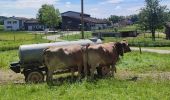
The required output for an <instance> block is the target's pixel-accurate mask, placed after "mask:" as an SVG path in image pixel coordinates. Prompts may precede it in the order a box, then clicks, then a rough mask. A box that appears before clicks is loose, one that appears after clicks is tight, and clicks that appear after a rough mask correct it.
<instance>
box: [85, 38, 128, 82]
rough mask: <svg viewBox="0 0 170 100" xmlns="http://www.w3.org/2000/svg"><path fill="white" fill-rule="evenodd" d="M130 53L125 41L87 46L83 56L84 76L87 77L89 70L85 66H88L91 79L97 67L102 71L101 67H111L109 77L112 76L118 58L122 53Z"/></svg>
mask: <svg viewBox="0 0 170 100" xmlns="http://www.w3.org/2000/svg"><path fill="white" fill-rule="evenodd" d="M130 51H131V50H130V48H129V46H128V43H127V42H126V41H122V42H110V43H104V44H98V45H89V46H88V47H87V49H86V52H85V53H84V56H83V57H84V73H85V75H86V76H87V73H88V70H89V69H88V68H87V66H90V74H91V79H93V78H94V71H95V70H96V68H97V67H99V69H102V66H110V65H111V66H112V67H111V75H113V76H114V72H116V67H115V65H116V62H117V61H118V60H119V56H123V54H124V53H126V52H130ZM97 69H98V68H97Z"/></svg>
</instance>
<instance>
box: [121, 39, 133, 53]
mask: <svg viewBox="0 0 170 100" xmlns="http://www.w3.org/2000/svg"><path fill="white" fill-rule="evenodd" d="M121 44H122V47H123V52H124V53H126V52H131V49H130V47H129V45H128V42H127V41H126V40H123V41H121Z"/></svg>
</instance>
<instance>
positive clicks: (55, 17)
mask: <svg viewBox="0 0 170 100" xmlns="http://www.w3.org/2000/svg"><path fill="white" fill-rule="evenodd" d="M37 18H38V20H39V21H40V22H41V23H42V24H45V25H46V26H48V27H49V28H53V29H54V28H55V27H58V25H59V23H60V22H61V17H60V12H59V10H58V9H55V8H54V6H53V5H47V4H44V5H42V7H41V8H40V9H39V11H38V14H37Z"/></svg>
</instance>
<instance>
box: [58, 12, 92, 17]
mask: <svg viewBox="0 0 170 100" xmlns="http://www.w3.org/2000/svg"><path fill="white" fill-rule="evenodd" d="M69 12H71V13H77V14H81V13H80V12H75V11H67V12H64V13H61V15H63V14H66V13H69ZM84 15H86V16H90V15H89V14H85V13H84Z"/></svg>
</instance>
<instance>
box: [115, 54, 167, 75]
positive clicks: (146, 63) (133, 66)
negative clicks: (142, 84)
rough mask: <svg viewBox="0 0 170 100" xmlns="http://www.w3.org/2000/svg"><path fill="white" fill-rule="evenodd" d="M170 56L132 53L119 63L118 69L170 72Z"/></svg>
mask: <svg viewBox="0 0 170 100" xmlns="http://www.w3.org/2000/svg"><path fill="white" fill-rule="evenodd" d="M169 58H170V54H157V53H147V52H143V53H142V54H140V53H139V52H134V51H133V52H130V53H127V54H125V56H124V57H123V58H122V59H121V60H120V62H118V65H117V68H120V69H123V70H129V71H135V72H147V71H167V72H168V71H170V61H169Z"/></svg>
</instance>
